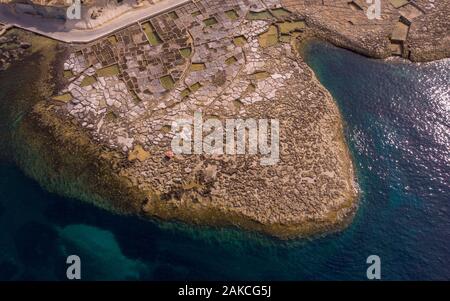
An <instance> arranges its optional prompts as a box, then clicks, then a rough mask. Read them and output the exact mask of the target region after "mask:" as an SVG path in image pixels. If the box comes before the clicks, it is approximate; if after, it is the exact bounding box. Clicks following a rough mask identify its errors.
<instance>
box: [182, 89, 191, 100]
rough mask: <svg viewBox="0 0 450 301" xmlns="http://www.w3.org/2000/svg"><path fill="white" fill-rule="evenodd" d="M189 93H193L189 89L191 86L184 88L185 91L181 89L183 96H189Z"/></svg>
mask: <svg viewBox="0 0 450 301" xmlns="http://www.w3.org/2000/svg"><path fill="white" fill-rule="evenodd" d="M189 94H191V91H190V90H189V88H186V89H184V90H183V91H181V94H180V95H181V97H183V98H185V97H188V96H189Z"/></svg>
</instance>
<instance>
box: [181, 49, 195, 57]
mask: <svg viewBox="0 0 450 301" xmlns="http://www.w3.org/2000/svg"><path fill="white" fill-rule="evenodd" d="M180 54H181V56H182V57H184V58H186V59H187V58H190V57H191V54H192V48H191V47H186V48H182V49H180Z"/></svg>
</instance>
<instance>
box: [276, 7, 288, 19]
mask: <svg viewBox="0 0 450 301" xmlns="http://www.w3.org/2000/svg"><path fill="white" fill-rule="evenodd" d="M272 14H273V15H274V16H275V17H277V18H283V17H287V16H289V15H290V14H291V12H290V11H288V10H287V9H284V8H275V9H272Z"/></svg>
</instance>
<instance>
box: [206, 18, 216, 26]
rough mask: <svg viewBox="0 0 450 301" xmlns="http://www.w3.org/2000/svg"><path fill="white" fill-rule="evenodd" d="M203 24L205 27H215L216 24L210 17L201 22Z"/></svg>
mask: <svg viewBox="0 0 450 301" xmlns="http://www.w3.org/2000/svg"><path fill="white" fill-rule="evenodd" d="M203 23H204V24H205V26H208V27H209V26H213V25H216V24H217V23H218V22H217V20H216V18H214V17H211V18H208V19H205V20H203Z"/></svg>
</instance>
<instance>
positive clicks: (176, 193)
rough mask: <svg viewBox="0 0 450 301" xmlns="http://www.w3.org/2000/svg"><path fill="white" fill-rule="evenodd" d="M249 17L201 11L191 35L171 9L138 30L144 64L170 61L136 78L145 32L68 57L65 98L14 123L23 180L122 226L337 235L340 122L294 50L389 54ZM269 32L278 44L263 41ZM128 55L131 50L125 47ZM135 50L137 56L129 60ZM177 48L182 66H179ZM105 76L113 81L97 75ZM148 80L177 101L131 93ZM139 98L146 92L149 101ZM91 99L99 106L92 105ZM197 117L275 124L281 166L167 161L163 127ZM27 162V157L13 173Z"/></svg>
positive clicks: (349, 191)
mask: <svg viewBox="0 0 450 301" xmlns="http://www.w3.org/2000/svg"><path fill="white" fill-rule="evenodd" d="M203 2H205V3H206V2H214V1H203ZM203 2H202V3H203ZM274 2H276V1H274ZM286 2H288V1H286ZM209 4H211V3H209ZM255 5H256V4H255ZM255 5H253V6H252V11H258V13H256V15H257V17H256V19H255V20H246V18H242V16H243V15H247V14H248V13H249V8H248V7H247V6H246V5H244V4H243V3H241V1H235V2H234V3H231V4H229V6H226V5H220V6H214V5H209V6H208V5H205V6H204V9H202V10H200V11H201V14H203V15H205V16H208V15H211V14H212V12H210V11H208V10H209V9H211V7H215V8H214V9H219V12H220V14H219V13H218V12H217V11H214V13H216V15H215V16H216V17H215V22H216V23H214V22H213V21H214V20H210V19H205V20H207V22H205V24H202V23H201V22H198V20H200V19H199V18H200V17H199V18H198V20H197V21H196V22H195V23H193V24H191V23H189V22H190V21H189V18H188V16H189V17H190V16H191V15H193V14H194V13H195V12H196V9H198V6H190V5H186V6H184V7H181V8H179V10H177V11H176V16H177V18H176V19H175V18H174V15H173V14H166V15H163V16H160V17H157V18H155V19H152V20H150V22H151V23H149V24H151V27H150V30H151V31H153V32H152V33H153V34H154V33H156V35H157V36H159V38H160V39H161V40H162V43H161V45H156V46H155V45H152V47H153V48H149V49H152V51H154V52H155V54H156V56H155V58H157V57H158V56H160V55H161V53H165V54H166V56H167V57H171V56H172V55H173V60H172V61H167V62H154V61H152V60H153V58H146V60H149V61H150V62H153V63H151V64H149V65H148V67H147V65H145V64H146V63H145V64H144V63H143V62H142V61H137V62H135V63H136V64H137V66H138V67H139V68H138V69H133V68H135V67H130V66H131V64H134V62H133V61H132V60H133V58H136V57H139V56H140V55H142V53H143V52H140V51H148V50H149V49H147V46H146V44H147V43H148V41H147V40H146V36H145V35H143V33H144V32H145V34H147V38H149V34H150V33H149V32H147V31H145V30H146V29H145V24H146V23H145V21H144V22H142V24H140V25H139V26H137V27H132V28H129V29H126V30H123V31H121V32H119V33H116V34H115V35H114V36H113V38H112V37H109V38H107V39H104V40H103V41H99V42H98V43H94V44H93V45H88V46H87V47H83V48H81V49H80V47H78V48H77V49H75V50H74V51H73V52H71V53H70V54H69V55H68V59H65V60H63V62H64V69H65V70H64V73H65V74H64V76H63V75H62V74H61V73H62V70H59V71H58V77H60V78H62V77H66V80H65V81H66V82H67V83H68V84H67V85H66V87H67V88H63V89H62V91H61V92H60V95H59V96H57V97H53V98H49V99H48V100H46V101H42V102H40V103H39V104H38V105H36V106H35V108H34V110H33V112H32V113H30V114H29V115H28V116H27V117H26V119H25V120H24V121H23V125H22V131H23V136H24V137H34V138H33V139H31V140H29V141H30V144H29V146H30V147H31V148H32V149H33V150H34V151H33V154H34V155H35V156H37V157H38V158H40V160H43V161H44V162H45V164H44V165H43V166H45V167H46V168H45V169H43V170H41V171H39V172H40V173H41V174H39V175H36V172H38V170H40V169H41V168H42V167H40V166H41V165H40V164H42V162H40V164H39V165H36V166H35V167H34V168H33V170H34V171H33V172H30V174H31V175H32V176H34V177H35V178H37V179H38V181H40V182H42V181H44V182H46V185H45V186H46V187H47V188H48V189H49V190H51V191H55V192H58V193H61V194H64V195H68V196H71V197H76V198H79V199H82V200H85V201H90V202H93V203H95V204H96V205H98V206H101V207H103V208H106V209H108V210H112V211H114V212H118V213H122V214H133V215H137V216H141V217H150V218H155V217H156V218H161V219H166V220H180V221H183V222H187V223H192V224H199V225H211V226H237V227H240V228H243V229H247V230H254V231H258V232H263V233H266V234H269V235H271V236H275V237H278V238H281V239H290V238H296V237H303V236H310V235H313V234H319V233H325V232H332V231H336V230H339V229H342V228H343V227H345V226H346V225H347V224H348V223H350V222H351V220H352V217H353V215H354V213H355V211H356V209H357V204H358V201H357V200H358V192H357V190H356V185H355V181H356V180H355V174H354V173H355V172H354V168H353V166H352V160H351V155H350V153H349V150H348V147H347V145H346V143H345V139H344V135H343V124H342V118H341V116H340V113H339V110H338V108H337V106H336V104H335V102H334V100H333V99H332V96H331V95H330V94H329V93H328V91H327V90H326V89H325V88H323V87H322V85H321V84H320V83H319V82H318V80H317V79H316V78H315V75H314V73H313V72H312V70H310V68H309V67H308V66H307V65H306V64H305V62H304V61H303V59H302V57H301V54H299V53H297V52H296V49H297V48H298V45H299V44H303V45H304V44H305V43H307V41H308V40H309V39H310V38H319V39H322V40H326V41H329V42H332V43H333V44H335V45H337V46H340V47H344V48H349V49H351V50H353V51H356V52H359V53H362V54H365V55H367V56H371V57H375V58H385V57H388V56H390V55H391V53H390V48H389V41H388V40H386V39H384V38H383V37H382V36H380V40H376V39H375V40H371V41H370V42H369V43H367V42H365V40H364V39H363V40H359V38H358V36H355V35H352V34H349V33H348V31H345V30H343V32H338V31H337V28H332V27H330V26H329V25H328V26H324V25H323V20H321V18H324V16H325V17H326V16H327V14H323V13H322V14H318V15H316V13H315V12H310V15H308V16H306V17H305V16H303V17H302V16H298V15H293V14H292V13H291V12H287V11H282V10H281V11H277V13H274V12H273V10H274V9H275V8H274V9H273V10H272V12H271V14H269V15H266V14H265V13H264V11H265V10H264V9H265V7H264V6H260V7H258V6H255ZM274 5H275V4H274ZM277 5H278V4H277ZM286 6H288V8H289V3H287V5H286ZM237 7H239V9H238V8H237ZM275 7H278V6H275ZM277 9H280V8H277ZM231 10H234V11H235V14H236V15H237V17H234V15H233V14H232V13H230V11H231ZM290 11H295V8H290ZM223 12H226V13H225V16H224V17H222V14H223ZM184 14H185V15H186V17H184V16H185V15H184ZM261 14H265V15H264V17H263V18H261V19H260V16H261ZM190 18H191V17H190ZM227 18H228V19H227ZM252 18H253V17H252ZM177 20H179V21H177ZM183 22H186V23H183ZM302 22H303V23H302ZM213 23H214V24H213ZM217 23H219V24H217ZM160 24H164V26H172V27H171V28H175V29H174V33H175V35H174V36H170V33H165V32H164V31H161V27H160ZM186 24H187V25H186ZM210 24H212V25H210ZM140 26H142V28H140ZM184 26H185V28H184ZM274 26H276V27H275V29H274ZM179 28H181V29H179ZM383 30H384V29H383ZM386 30H392V28H388V29H386ZM271 31H277V35H278V36H277V37H276V38H275V39H272V37H271V36H270V32H271ZM188 32H189V34H187V33H188ZM219 33H220V35H221V37H220V39H217V35H218V34H219ZM383 39H384V40H383ZM131 41H133V43H135V44H133V45H131V46H130V45H129V44H130V42H131ZM149 41H150V43H152V40H151V39H150V38H149ZM122 43H123V46H122ZM230 45H234V46H233V47H231V46H230ZM122 47H123V48H122ZM133 47H134V48H136V49H137V52H136V53H135V54H133V53H131V54H128V53H127V51H129V50H130V49H131V50H132V49H133ZM187 48H189V49H190V53H189V54H187V55H186V56H185V55H183V53H182V52H181V51H180V52H181V54H182V55H181V56H180V55H179V54H178V51H179V50H178V49H187ZM300 48H301V47H300ZM224 49H226V50H224ZM442 49H443V50H442ZM445 49H446V48H436V49H435V50H434V52H433V51H430V49H429V48H427V47H422V48H421V47H418V48H412V52H411V55H409V58H410V59H413V60H424V61H425V60H428V59H430V58H441V56H448V53H447V51H446V50H445ZM441 50H442V51H441ZM132 51H134V50H132ZM119 52H120V55H122V56H123V57H125V58H126V60H125V62H122V61H121V57H120V56H119ZM300 53H301V51H300ZM231 58H232V60H231ZM146 60H144V61H146ZM212 62H216V63H215V64H212ZM114 64H117V70H119V74H112V75H111V74H110V75H108V76H107V77H103V76H100V75H99V74H103V73H105V68H109V67H111V66H115V65H114ZM221 64H223V65H221ZM193 66H194V67H195V69H193ZM146 68H148V69H146ZM155 68H158V70H172V71H171V73H170V75H171V78H172V80H173V81H174V83H173V84H174V86H175V87H174V88H173V87H172V88H167V87H166V88H164V87H161V86H160V85H161V84H162V81H161V83H160V79H159V78H158V77H159V76H161V75H164V74H165V71H163V72H162V73H161V72H160V73H159V74H161V75H156V76H157V77H156V78H154V79H153V80H152V81H150V82H141V79H133V78H138V75H136V71H135V70H139V71H142V72H143V74H153V73H152V72H155V71H154V70H156V69H155ZM111 70H112V69H111V68H110V69H108V72H109V71H111ZM86 79H89V81H87V80H86ZM121 82H124V83H125V85H123V86H124V87H122V86H121V85H122V84H121ZM141 86H146V87H150V88H149V89H150V90H151V91H149V92H150V93H147V92H146V91H144V90H143V89H141V88H140V87H141ZM117 88H119V89H117ZM126 90H129V91H133V93H134V94H133V93H131V94H128V93H125V92H123V91H126ZM118 91H121V92H118ZM186 93H187V94H186ZM103 95H107V98H106V100H103V102H102V98H103V97H105V96H103ZM66 96H68V97H67V98H66ZM108 97H109V98H108ZM196 109H200V110H202V111H203V113H204V114H205V115H206V116H215V117H219V118H232V117H233V116H238V117H239V118H245V117H247V118H262V117H264V118H277V119H279V120H281V131H280V132H281V137H280V142H281V143H280V144H281V146H280V163H279V164H278V165H276V166H272V167H264V168H263V167H260V166H259V159H260V157H258V156H247V155H246V156H242V157H240V156H234V157H227V156H226V155H222V156H205V155H201V156H196V155H182V156H181V155H177V156H174V157H172V156H171V157H167V155H166V154H167V150H168V149H169V146H170V141H171V138H172V137H173V133H172V132H171V129H170V127H169V128H167V127H168V126H169V125H170V123H171V121H173V120H175V119H176V118H180V117H188V116H189V115H190V114H191V113H192V112H193V111H195V110H196ZM27 139H30V138H27ZM24 154H26V152H24ZM130 154H134V155H132V156H131V155H130ZM27 157H33V156H30V154H28V155H26V156H24V157H23V158H22V160H26V158H27ZM46 158H47V159H46ZM40 160H35V162H32V163H24V165H28V166H32V165H33V164H37V163H38V161H40ZM19 161H20V160H19ZM33 174H34V175H33ZM46 174H47V176H46ZM58 187H59V188H58Z"/></svg>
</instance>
